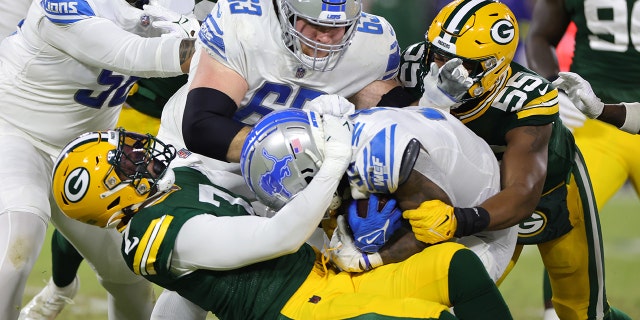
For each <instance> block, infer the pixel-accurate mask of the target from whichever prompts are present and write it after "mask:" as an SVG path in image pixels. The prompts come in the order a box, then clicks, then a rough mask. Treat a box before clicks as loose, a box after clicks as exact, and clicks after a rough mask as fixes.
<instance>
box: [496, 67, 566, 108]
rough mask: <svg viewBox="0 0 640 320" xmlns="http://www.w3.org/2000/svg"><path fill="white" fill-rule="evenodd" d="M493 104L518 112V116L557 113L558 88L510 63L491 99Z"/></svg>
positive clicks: (527, 70)
mask: <svg viewBox="0 0 640 320" xmlns="http://www.w3.org/2000/svg"><path fill="white" fill-rule="evenodd" d="M493 106H494V107H498V108H500V109H502V110H505V111H507V112H517V113H519V118H523V117H528V116H531V115H554V114H557V113H558V110H559V109H558V90H557V89H556V88H555V87H554V86H553V84H552V83H551V82H549V81H548V80H547V79H545V78H544V77H542V76H540V75H538V74H537V73H535V72H533V71H531V70H529V69H527V68H525V67H523V66H521V65H520V64H518V63H515V62H512V63H511V73H510V75H509V76H508V78H507V79H506V83H505V84H504V86H503V87H502V88H501V89H500V92H499V93H498V95H497V96H496V98H495V99H494V101H493Z"/></svg>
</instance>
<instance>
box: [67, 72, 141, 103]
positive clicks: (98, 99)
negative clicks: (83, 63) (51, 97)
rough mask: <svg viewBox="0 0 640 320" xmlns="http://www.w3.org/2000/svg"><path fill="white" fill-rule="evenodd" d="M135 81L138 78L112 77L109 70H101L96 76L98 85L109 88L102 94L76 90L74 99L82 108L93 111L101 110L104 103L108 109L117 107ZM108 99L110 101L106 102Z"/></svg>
mask: <svg viewBox="0 0 640 320" xmlns="http://www.w3.org/2000/svg"><path fill="white" fill-rule="evenodd" d="M136 80H138V77H132V76H124V75H114V74H113V72H112V71H110V70H102V72H100V75H99V76H98V84H101V85H106V86H109V88H108V89H107V90H104V91H102V92H96V91H93V90H87V89H82V90H78V92H76V94H75V96H74V99H75V100H76V102H77V103H79V104H81V105H83V106H87V107H90V108H95V109H100V108H102V106H104V105H105V103H106V104H107V106H109V107H115V106H119V105H121V104H123V103H124V101H125V100H126V99H127V94H128V93H129V89H131V86H132V85H133V83H134V82H136ZM112 93H113V95H112ZM109 98H110V100H109V101H107V99H109Z"/></svg>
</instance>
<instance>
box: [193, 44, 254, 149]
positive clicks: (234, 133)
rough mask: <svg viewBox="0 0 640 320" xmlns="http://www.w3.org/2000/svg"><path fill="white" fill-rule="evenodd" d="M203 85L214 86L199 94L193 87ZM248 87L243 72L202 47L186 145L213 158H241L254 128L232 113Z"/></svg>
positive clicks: (194, 84) (195, 76) (195, 77)
mask: <svg viewBox="0 0 640 320" xmlns="http://www.w3.org/2000/svg"><path fill="white" fill-rule="evenodd" d="M200 88H209V89H212V90H200V91H201V92H202V93H201V94H200V96H196V95H195V91H194V89H200ZM248 89H249V85H248V84H247V81H246V80H245V79H244V78H243V77H242V76H241V75H240V74H238V73H237V72H235V71H233V70H231V69H230V68H228V67H226V66H224V65H223V64H222V63H220V62H218V61H217V60H216V59H214V58H213V57H211V56H210V55H209V54H208V53H207V52H206V50H205V49H202V51H201V52H200V58H199V61H198V66H197V68H196V69H195V74H194V76H193V80H192V82H191V86H190V87H189V95H188V96H187V102H186V105H185V109H184V118H183V122H182V132H183V139H184V142H185V145H186V146H187V148H189V150H191V151H194V152H197V153H200V154H202V155H205V156H207V157H210V158H214V159H218V160H222V161H230V162H239V161H240V152H241V151H242V145H243V143H244V140H245V138H246V137H247V134H248V133H249V131H250V130H251V129H250V127H248V126H242V125H240V124H238V122H236V121H234V120H233V119H232V118H231V117H232V116H233V114H234V113H235V111H236V110H237V108H238V105H240V102H241V101H242V98H243V97H244V95H245V94H246V93H247V90H248ZM221 129H225V130H221Z"/></svg>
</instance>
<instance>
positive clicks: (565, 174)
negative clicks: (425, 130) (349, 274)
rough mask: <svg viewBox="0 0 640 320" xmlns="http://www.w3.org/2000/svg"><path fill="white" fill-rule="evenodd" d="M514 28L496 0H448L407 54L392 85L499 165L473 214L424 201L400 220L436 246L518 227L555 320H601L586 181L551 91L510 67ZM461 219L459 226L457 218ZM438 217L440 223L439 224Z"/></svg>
mask: <svg viewBox="0 0 640 320" xmlns="http://www.w3.org/2000/svg"><path fill="white" fill-rule="evenodd" d="M518 35H519V33H518V24H517V21H516V20H515V18H514V15H513V13H512V12H511V11H510V10H509V8H508V7H507V6H506V5H504V4H502V3H500V2H495V1H487V0H457V1H453V2H452V3H450V4H449V5H447V6H445V7H444V8H443V9H442V10H441V11H440V12H439V13H438V15H437V16H436V18H435V19H434V21H433V22H432V23H431V25H430V27H429V29H428V31H427V33H426V35H425V38H426V39H425V41H423V42H420V43H417V44H415V45H413V46H410V47H409V48H408V49H407V50H406V52H405V53H404V54H403V58H405V61H404V62H403V65H402V67H401V75H400V78H401V79H402V80H403V81H404V84H405V86H406V87H407V88H408V89H409V90H413V91H414V93H415V97H416V99H417V98H420V100H421V102H423V103H430V104H429V105H435V106H437V107H439V108H444V109H448V110H450V112H451V114H453V115H454V116H455V117H457V118H458V119H460V120H461V121H462V122H463V123H464V124H465V125H467V126H468V127H469V128H470V129H471V130H473V131H474V132H475V133H476V134H477V135H478V136H480V137H481V138H483V139H484V140H485V141H486V142H487V143H488V144H489V145H490V146H491V147H492V150H493V151H494V153H495V156H496V157H497V158H498V160H500V173H501V187H502V190H501V191H500V192H498V193H497V194H495V195H494V196H491V197H489V198H488V199H487V200H485V201H484V202H483V203H482V204H481V205H480V206H479V207H478V206H476V207H474V208H475V209H476V210H472V208H460V207H453V206H450V205H447V204H444V203H434V202H433V201H427V202H425V203H423V204H421V205H420V207H419V208H418V209H415V210H407V211H405V212H404V213H403V215H404V217H405V218H408V219H409V220H410V221H411V223H412V227H413V230H414V232H415V233H416V235H417V237H418V239H420V240H422V241H425V242H427V243H437V242H441V241H445V240H447V239H449V238H451V237H452V236H453V235H454V231H455V230H458V229H460V228H461V226H460V224H463V226H462V229H463V230H464V231H463V232H462V234H461V235H463V236H464V235H469V234H475V233H477V232H480V231H484V230H499V229H503V228H506V227H511V226H513V225H519V227H520V230H519V239H518V242H519V246H518V247H517V248H516V254H515V255H514V259H513V260H514V263H515V261H517V258H518V255H519V252H520V250H521V249H522V245H526V244H535V245H537V246H538V249H539V251H540V254H541V256H542V260H543V262H544V265H545V267H546V268H547V270H548V271H549V275H550V279H551V286H552V288H553V293H554V301H553V304H554V307H555V308H556V311H557V312H558V315H559V316H560V318H561V319H585V318H588V319H602V318H605V319H608V318H611V319H613V318H616V315H615V314H613V313H610V310H611V309H610V308H609V304H608V301H607V299H606V294H605V289H604V288H605V285H604V259H603V251H602V242H601V239H600V234H601V233H600V223H599V220H598V210H597V207H596V206H595V201H594V199H593V193H592V188H591V184H590V181H589V174H588V172H587V170H586V167H585V165H584V161H583V160H582V156H581V154H580V151H579V150H578V148H577V147H576V145H575V143H574V141H573V137H572V135H571V133H570V132H569V131H568V129H567V128H566V127H564V126H563V125H562V122H561V121H559V118H558V91H557V90H556V89H555V87H554V86H553V85H552V84H551V83H550V82H549V81H548V80H546V79H545V78H543V77H541V76H539V75H537V74H535V73H534V72H532V71H530V70H528V69H526V68H524V67H522V66H521V65H519V64H517V63H515V62H512V59H513V56H514V53H515V51H516V47H517V43H518ZM461 216H464V217H463V219H460V217H461ZM443 219H447V222H449V221H451V222H449V223H444V224H440V222H441V221H442V220H443Z"/></svg>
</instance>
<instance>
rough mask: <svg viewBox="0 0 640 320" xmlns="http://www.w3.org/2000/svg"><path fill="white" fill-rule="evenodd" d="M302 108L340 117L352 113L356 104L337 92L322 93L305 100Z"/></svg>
mask: <svg viewBox="0 0 640 320" xmlns="http://www.w3.org/2000/svg"><path fill="white" fill-rule="evenodd" d="M303 109H305V110H311V111H315V112H317V113H319V114H330V115H334V116H336V117H341V116H344V115H349V114H352V113H354V112H355V110H356V106H355V105H354V104H353V103H351V102H349V100H347V99H345V98H344V97H342V96H339V95H337V94H323V95H320V96H318V97H317V98H315V99H313V100H311V101H309V102H307V103H306V104H305V105H304V108H303Z"/></svg>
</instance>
